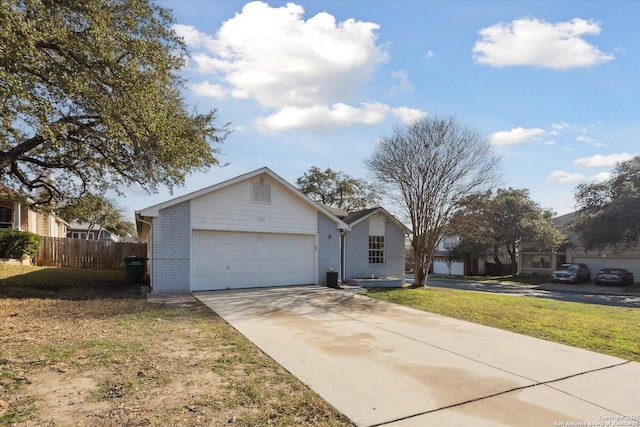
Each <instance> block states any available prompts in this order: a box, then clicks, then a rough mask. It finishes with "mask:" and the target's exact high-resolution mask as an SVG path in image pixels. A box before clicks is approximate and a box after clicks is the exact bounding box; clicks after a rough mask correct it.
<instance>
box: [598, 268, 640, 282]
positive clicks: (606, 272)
mask: <svg viewBox="0 0 640 427" xmlns="http://www.w3.org/2000/svg"><path fill="white" fill-rule="evenodd" d="M594 282H596V285H618V286H627V285H633V273H632V272H630V271H629V270H625V269H624V268H603V269H602V270H600V271H598V274H596V277H595V279H594Z"/></svg>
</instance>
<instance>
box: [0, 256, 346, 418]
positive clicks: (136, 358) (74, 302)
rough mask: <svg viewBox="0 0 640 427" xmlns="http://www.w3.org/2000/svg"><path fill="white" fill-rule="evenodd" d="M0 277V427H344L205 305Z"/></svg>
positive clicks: (53, 280) (56, 271)
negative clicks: (224, 426) (223, 426)
mask: <svg viewBox="0 0 640 427" xmlns="http://www.w3.org/2000/svg"><path fill="white" fill-rule="evenodd" d="M123 282H124V272H108V271H89V270H71V269H62V268H42V267H13V266H0V425H11V426H14V425H16V426H36V425H37V426H45V425H46V426H53V425H56V426H65V425H74V426H78V425H87V426H90V425H99V426H125V425H126V426H141V425H156V426H177V425H180V426H196V425H198V426H200V425H209V426H211V425H216V426H218V425H227V424H229V425H240V426H254V425H280V426H285V425H286V426H289V425H307V426H316V425H320V426H352V425H353V424H352V423H350V422H349V420H347V419H346V418H345V417H344V416H342V415H341V414H340V413H338V412H337V411H335V410H334V409H333V408H332V407H331V406H330V405H329V404H327V403H326V402H325V401H324V400H322V399H321V398H320V397H319V396H318V395H316V394H315V393H313V392H312V391H311V390H309V389H308V388H307V387H306V386H305V385H304V384H302V383H301V382H300V381H298V380H297V379H296V378H295V377H293V376H292V375H290V374H289V373H288V372H286V371H285V370H284V369H282V368H281V367H280V366H279V365H278V364H276V363H275V362H274V361H273V360H271V359H270V358H269V357H268V356H266V355H265V354H264V353H262V352H261V351H260V350H259V349H258V348H256V347H255V346H254V345H253V344H252V343H250V342H249V341H248V340H246V339H245V338H244V337H243V336H242V335H240V334H239V333H238V332H237V331H236V330H235V329H233V328H232V327H231V326H229V325H228V324H227V323H225V322H224V321H223V320H222V319H221V318H220V317H218V316H217V315H216V314H214V313H213V312H212V311H211V310H209V309H208V308H207V307H205V306H204V305H202V304H200V303H199V302H197V301H195V300H194V302H191V303H187V304H181V305H178V306H172V305H165V304H157V303H151V302H148V301H147V300H146V298H144V297H143V296H142V295H141V294H140V287H139V286H137V287H130V286H126V285H125V284H124V283H123Z"/></svg>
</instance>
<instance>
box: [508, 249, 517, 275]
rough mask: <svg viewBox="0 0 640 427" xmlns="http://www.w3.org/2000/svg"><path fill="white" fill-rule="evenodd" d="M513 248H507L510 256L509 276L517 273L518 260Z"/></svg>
mask: <svg viewBox="0 0 640 427" xmlns="http://www.w3.org/2000/svg"><path fill="white" fill-rule="evenodd" d="M516 255H517V253H516V250H515V248H509V257H510V258H511V277H514V278H515V277H516V276H517V275H518V260H517V256H516Z"/></svg>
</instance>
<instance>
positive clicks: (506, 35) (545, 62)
mask: <svg viewBox="0 0 640 427" xmlns="http://www.w3.org/2000/svg"><path fill="white" fill-rule="evenodd" d="M599 33H600V27H599V26H598V24H596V23H594V22H592V21H586V20H584V19H579V18H575V19H573V20H571V21H569V22H559V23H555V24H553V23H549V22H545V21H541V20H538V19H535V18H524V19H517V20H515V21H513V22H511V23H510V24H496V25H492V26H490V27H487V28H483V29H482V30H480V32H479V34H480V36H481V40H479V41H477V42H476V44H475V45H474V47H473V53H474V55H473V57H474V59H475V60H476V61H477V62H479V63H481V64H488V65H490V66H492V67H506V66H511V65H515V66H517V65H532V66H536V67H544V68H551V69H554V70H568V69H571V68H585V67H591V66H594V65H598V64H602V63H605V62H608V61H612V60H614V59H615V57H614V56H613V55H609V54H605V53H603V52H601V51H600V50H599V49H598V48H597V47H595V46H593V45H591V44H589V43H587V42H586V41H584V40H583V39H582V37H583V36H585V35H597V34H599Z"/></svg>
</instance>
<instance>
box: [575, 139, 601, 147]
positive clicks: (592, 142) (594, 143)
mask: <svg viewBox="0 0 640 427" xmlns="http://www.w3.org/2000/svg"><path fill="white" fill-rule="evenodd" d="M576 141H579V142H584V143H586V144H587V145H589V146H591V147H598V148H600V147H604V143H602V142H600V141H598V140H597V139H595V138H590V137H588V136H579V137H577V138H576Z"/></svg>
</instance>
